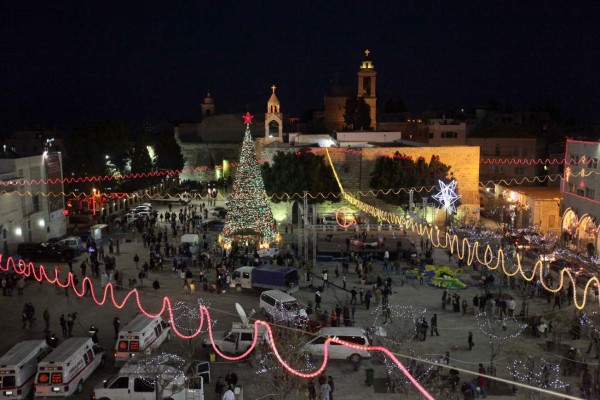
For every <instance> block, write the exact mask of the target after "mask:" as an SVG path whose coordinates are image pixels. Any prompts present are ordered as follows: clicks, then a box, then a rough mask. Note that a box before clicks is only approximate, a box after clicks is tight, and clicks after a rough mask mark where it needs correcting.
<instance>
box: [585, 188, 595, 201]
mask: <svg viewBox="0 0 600 400" xmlns="http://www.w3.org/2000/svg"><path fill="white" fill-rule="evenodd" d="M594 195H595V190H594V189H590V188H585V197H587V198H588V199H593V198H594Z"/></svg>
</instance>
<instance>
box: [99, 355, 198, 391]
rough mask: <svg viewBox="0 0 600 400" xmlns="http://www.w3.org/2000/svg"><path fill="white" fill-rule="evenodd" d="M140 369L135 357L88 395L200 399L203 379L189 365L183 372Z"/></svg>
mask: <svg viewBox="0 0 600 400" xmlns="http://www.w3.org/2000/svg"><path fill="white" fill-rule="evenodd" d="M203 364H208V363H203ZM144 369H145V367H144V366H140V365H138V364H136V363H135V359H133V360H131V361H129V362H128V363H127V364H125V365H124V366H123V368H121V370H120V371H119V373H118V374H116V375H114V376H111V377H110V378H108V379H104V380H103V381H102V382H100V383H98V384H97V385H96V387H94V396H93V397H92V398H93V399H135V400H155V399H156V398H157V397H158V396H157V395H160V398H161V399H163V398H164V399H167V398H168V399H171V400H204V379H203V377H202V376H201V375H199V374H190V371H189V370H190V369H192V368H191V367H190V368H186V369H187V371H179V370H177V369H175V368H174V367H170V366H168V365H160V366H158V367H157V368H156V367H154V366H153V367H152V368H150V369H149V370H148V371H147V372H146V371H144ZM194 371H195V369H194ZM186 372H187V373H186ZM156 381H158V382H156ZM157 383H158V385H157ZM161 384H162V385H164V387H160V385H161ZM157 390H158V391H159V393H157Z"/></svg>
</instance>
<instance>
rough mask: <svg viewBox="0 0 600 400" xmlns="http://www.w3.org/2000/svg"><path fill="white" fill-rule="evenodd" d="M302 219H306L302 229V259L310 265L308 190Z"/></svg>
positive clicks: (305, 193) (305, 192)
mask: <svg viewBox="0 0 600 400" xmlns="http://www.w3.org/2000/svg"><path fill="white" fill-rule="evenodd" d="M302 217H303V218H304V221H303V222H304V226H303V229H302V241H303V245H302V258H303V259H304V262H305V263H308V190H305V191H304V199H303V206H302Z"/></svg>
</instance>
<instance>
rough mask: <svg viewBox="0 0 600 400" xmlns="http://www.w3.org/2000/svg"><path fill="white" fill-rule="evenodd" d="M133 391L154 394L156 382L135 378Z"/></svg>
mask: <svg viewBox="0 0 600 400" xmlns="http://www.w3.org/2000/svg"><path fill="white" fill-rule="evenodd" d="M133 391H134V392H144V393H152V392H154V382H150V381H148V380H146V379H142V378H135V379H134V381H133Z"/></svg>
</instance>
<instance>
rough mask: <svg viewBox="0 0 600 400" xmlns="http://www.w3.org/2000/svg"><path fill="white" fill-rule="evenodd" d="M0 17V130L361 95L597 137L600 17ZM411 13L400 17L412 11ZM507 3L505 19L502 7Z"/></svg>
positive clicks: (174, 4) (561, 8) (140, 10)
mask: <svg viewBox="0 0 600 400" xmlns="http://www.w3.org/2000/svg"><path fill="white" fill-rule="evenodd" d="M10 3H11V4H7V2H5V3H4V4H3V6H2V7H1V8H0V35H1V38H2V41H1V46H2V47H1V57H0V76H1V77H0V128H2V129H4V130H6V129H7V127H10V128H11V129H14V128H19V127H24V126H29V127H31V126H34V125H35V124H46V125H49V126H52V125H55V126H59V127H65V126H69V125H71V124H74V123H78V122H82V121H90V120H98V119H119V120H123V121H126V122H129V123H139V122H142V121H146V120H148V121H161V120H169V121H176V120H195V119H197V118H198V116H199V104H200V102H201V101H202V99H203V98H204V96H205V94H206V92H207V90H210V91H211V93H212V94H213V98H214V99H215V101H216V108H217V113H228V112H235V113H240V112H245V111H246V110H249V111H251V112H254V113H263V112H264V111H265V110H266V101H267V100H268V98H269V96H270V92H271V90H270V86H271V85H272V84H275V85H277V87H278V90H277V95H278V97H279V99H280V100H281V102H282V110H283V112H284V113H286V114H291V115H294V116H301V115H302V113H303V112H304V111H305V110H306V109H309V108H320V107H322V106H323V96H324V95H325V94H326V93H327V91H328V89H329V87H330V85H331V84H332V83H333V82H334V81H336V77H337V82H339V83H340V84H343V85H346V86H351V87H353V88H354V87H355V85H356V72H357V70H358V66H359V64H360V61H361V60H362V59H363V57H364V54H363V51H364V50H365V49H366V48H369V49H370V50H371V56H372V60H373V61H374V63H375V67H376V69H377V71H378V82H377V90H378V97H379V99H380V100H379V101H380V102H379V104H380V106H383V103H384V101H385V100H386V99H387V98H394V99H396V98H401V99H402V100H403V101H404V102H405V104H406V106H407V108H408V110H409V111H412V112H419V111H423V110H426V109H450V108H472V107H477V106H482V105H485V104H486V103H488V101H489V100H490V99H496V100H497V101H499V102H500V103H501V104H505V103H508V104H511V105H512V106H513V107H514V108H528V107H530V106H532V105H535V104H538V103H540V102H546V101H552V102H554V103H556V104H557V105H558V106H559V107H560V108H561V109H562V110H563V111H564V114H568V115H572V116H574V117H575V118H576V119H578V120H579V121H581V122H583V123H598V122H599V121H600V44H599V43H600V2H597V1H595V2H578V1H533V0H530V1H525V2H516V1H515V2H491V1H473V2H453V1H435V2H432V1H412V2H399V1H365V2H363V1H345V2H342V1H319V2H317V1H303V2H297V3H292V2H289V1H279V2H263V1H254V2H248V3H246V2H244V3H242V2H221V1H200V0H196V1H187V0H176V1H129V0H128V1H81V0H80V1H72V0H58V1H44V2H40V1H11V2H10ZM405 3H406V4H405ZM505 3H510V4H508V5H507V4H505Z"/></svg>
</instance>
